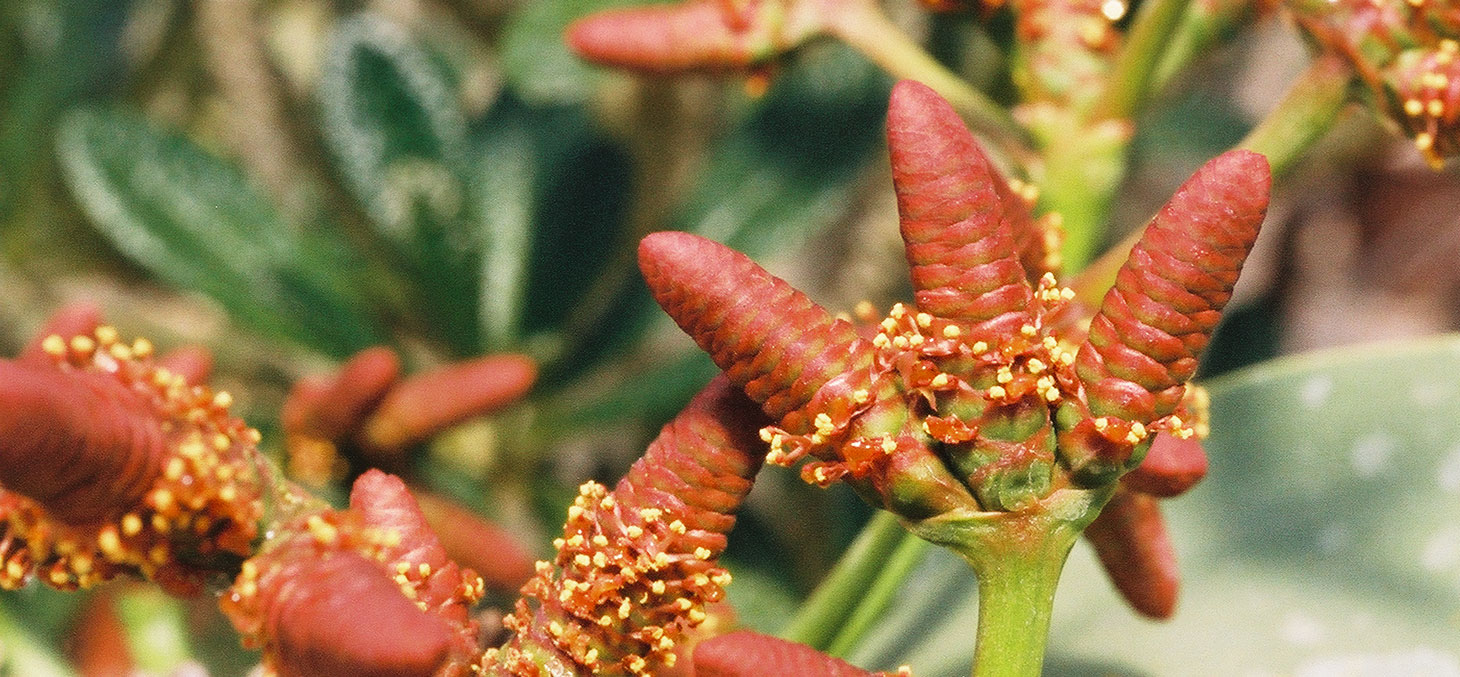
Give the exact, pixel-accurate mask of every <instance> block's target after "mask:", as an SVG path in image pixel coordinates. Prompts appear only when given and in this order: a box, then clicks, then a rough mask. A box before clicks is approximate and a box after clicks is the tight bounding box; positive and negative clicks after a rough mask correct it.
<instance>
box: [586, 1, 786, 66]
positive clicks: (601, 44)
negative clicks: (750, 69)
mask: <svg viewBox="0 0 1460 677" xmlns="http://www.w3.org/2000/svg"><path fill="white" fill-rule="evenodd" d="M724 4H725V3H724V2H722V1H721V2H716V1H713V0H698V1H691V2H685V3H682V4H677V5H651V6H647V7H633V8H628V9H617V10H608V11H604V12H599V13H596V14H592V15H590V16H588V17H585V18H583V19H580V20H578V21H577V22H575V23H574V24H573V25H571V26H569V27H568V30H567V33H566V39H567V42H568V46H569V47H571V48H572V49H573V51H575V52H577V53H578V55H579V56H581V57H583V58H584V59H588V60H589V61H593V62H596V63H600V64H603V65H607V66H617V67H621V68H631V69H635V70H642V71H649V72H657V73H672V72H678V71H688V70H703V69H729V68H744V67H747V66H751V65H754V64H756V63H759V62H762V61H765V60H766V59H769V58H771V57H773V56H775V55H776V54H778V53H779V52H782V51H784V50H787V49H790V48H791V47H794V46H795V45H796V43H798V42H799V41H800V40H802V39H804V38H805V37H807V35H806V34H805V33H804V32H800V34H797V33H790V32H787V31H785V30H783V28H784V26H783V22H784V12H783V11H781V10H782V8H781V7H778V6H777V5H779V4H780V3H778V2H773V1H771V0H751V2H750V3H749V6H747V7H745V8H744V9H743V10H742V13H741V16H740V17H731V16H728V15H727V10H726V9H725V8H724V7H723V5H724Z"/></svg>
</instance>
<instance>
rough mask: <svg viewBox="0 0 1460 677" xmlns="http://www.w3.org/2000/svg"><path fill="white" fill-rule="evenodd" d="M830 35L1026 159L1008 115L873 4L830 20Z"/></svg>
mask: <svg viewBox="0 0 1460 677" xmlns="http://www.w3.org/2000/svg"><path fill="white" fill-rule="evenodd" d="M828 29H829V30H830V31H831V33H832V34H833V35H835V36H836V37H838V38H840V39H841V40H842V41H843V42H845V43H847V44H848V45H850V46H851V47H852V48H853V49H856V50H857V51H859V52H861V53H862V54H863V55H864V56H866V57H867V58H868V59H869V60H871V61H872V62H873V63H875V64H877V65H878V66H880V67H881V68H882V69H883V70H885V71H887V72H888V73H890V74H892V75H893V76H894V77H897V78H899V79H907V80H917V81H918V82H921V83H923V84H925V85H927V86H929V87H931V88H932V89H933V91H935V92H937V93H938V94H939V95H940V96H942V97H943V98H945V99H947V100H948V103H951V104H953V107H954V108H955V109H957V110H958V114H959V115H960V116H962V117H963V119H964V121H966V122H967V123H968V125H969V127H971V128H972V129H973V131H974V132H976V133H979V134H982V135H984V136H987V137H989V139H991V140H992V141H994V142H995V143H996V144H997V145H998V146H999V148H1000V150H1001V151H1003V152H1004V154H1006V155H1007V156H1008V157H1010V158H1012V159H1015V160H1023V159H1024V158H1027V157H1028V156H1029V152H1030V151H1029V137H1028V135H1027V134H1026V133H1025V132H1024V129H1023V128H1022V127H1020V126H1019V124H1018V123H1017V122H1015V121H1014V117H1013V116H1012V115H1010V114H1009V111H1008V109H1006V108H1005V107H1003V106H1001V105H999V104H998V103H997V102H995V101H994V100H993V99H990V98H989V97H988V95H986V94H984V93H983V92H981V91H979V90H978V89H977V88H975V87H974V86H973V85H971V84H969V83H968V81H966V80H964V79H963V78H960V77H958V75H957V74H955V73H954V72H953V71H951V70H948V68H947V67H946V66H944V65H943V64H941V63H938V60H937V59H934V58H933V56H932V55H931V54H929V53H928V52H927V50H925V49H923V47H922V45H919V44H918V43H917V42H914V41H913V40H912V39H911V38H909V37H908V35H907V33H905V32H903V30H902V29H901V28H899V27H898V26H897V25H896V24H894V23H892V20H891V19H889V18H887V15H886V14H884V13H882V10H881V9H880V8H878V7H877V6H876V4H875V3H855V4H853V5H852V6H849V7H846V8H842V9H839V10H838V12H837V13H836V14H835V15H834V16H833V17H832V18H831V19H830V26H829V27H828Z"/></svg>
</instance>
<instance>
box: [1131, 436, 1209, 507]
mask: <svg viewBox="0 0 1460 677" xmlns="http://www.w3.org/2000/svg"><path fill="white" fill-rule="evenodd" d="M1206 474H1207V455H1206V452H1205V451H1204V450H1203V449H1202V446H1201V441H1200V440H1198V439H1196V438H1195V437H1192V438H1188V439H1179V438H1177V437H1174V436H1172V435H1171V434H1169V433H1161V434H1160V435H1157V436H1156V440H1155V441H1154V442H1152V443H1151V450H1150V451H1148V452H1146V457H1145V459H1143V460H1142V461H1141V464H1140V465H1139V466H1137V467H1136V468H1135V469H1134V470H1132V471H1130V472H1128V473H1126V474H1125V475H1124V476H1122V477H1121V478H1120V481H1121V483H1122V484H1124V485H1125V486H1127V487H1130V488H1131V489H1134V490H1135V491H1139V492H1141V493H1143V494H1149V495H1151V496H1156V497H1158V498H1171V497H1173V496H1179V495H1181V494H1184V493H1186V491H1187V490H1188V489H1190V488H1192V487H1194V486H1196V484H1197V482H1200V481H1201V479H1202V478H1203V477H1206Z"/></svg>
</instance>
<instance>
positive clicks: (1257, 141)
mask: <svg viewBox="0 0 1460 677" xmlns="http://www.w3.org/2000/svg"><path fill="white" fill-rule="evenodd" d="M1352 83H1353V70H1352V69H1351V68H1349V66H1348V65H1347V64H1346V63H1344V62H1343V60H1342V59H1340V58H1339V57H1338V56H1336V55H1333V54H1327V55H1323V56H1320V57H1318V58H1317V59H1314V60H1313V63H1312V64H1310V65H1309V66H1308V69H1307V70H1305V71H1303V74H1302V75H1299V76H1298V78H1297V80H1295V81H1294V82H1293V86H1292V88H1291V89H1289V90H1288V93H1287V94H1286V95H1285V96H1283V99H1282V101H1279V102H1278V105H1277V107H1276V108H1274V109H1272V111H1271V112H1269V113H1268V114H1267V117H1265V118H1263V120H1262V122H1261V123H1259V124H1258V125H1257V127H1256V128H1254V129H1253V130H1252V131H1251V132H1249V133H1248V134H1247V137H1246V138H1244V139H1242V142H1241V143H1239V144H1237V147H1238V148H1246V149H1248V150H1253V151H1257V152H1259V153H1262V154H1263V155H1266V156H1267V161H1268V162H1269V163H1270V164H1271V165H1272V173H1273V176H1279V175H1282V174H1285V173H1287V171H1288V170H1290V169H1292V168H1293V166H1294V165H1296V164H1297V163H1298V160H1299V159H1301V158H1302V157H1303V154H1304V153H1306V152H1307V151H1308V149H1309V148H1311V147H1312V146H1313V144H1314V143H1317V142H1318V140H1319V139H1321V138H1323V135H1324V134H1326V133H1328V130H1329V128H1331V127H1332V126H1333V122H1334V120H1336V119H1337V118H1338V114H1339V113H1340V112H1341V111H1342V110H1343V107H1344V105H1345V104H1346V103H1348V101H1349V88H1350V86H1351V85H1352Z"/></svg>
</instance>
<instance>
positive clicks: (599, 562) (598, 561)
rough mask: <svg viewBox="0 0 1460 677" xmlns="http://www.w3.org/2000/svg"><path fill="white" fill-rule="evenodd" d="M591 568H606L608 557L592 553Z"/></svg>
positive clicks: (599, 553)
mask: <svg viewBox="0 0 1460 677" xmlns="http://www.w3.org/2000/svg"><path fill="white" fill-rule="evenodd" d="M593 566H596V567H598V568H600V569H602V568H604V567H606V566H608V555H605V554H603V553H601V552H595V553H593Z"/></svg>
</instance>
